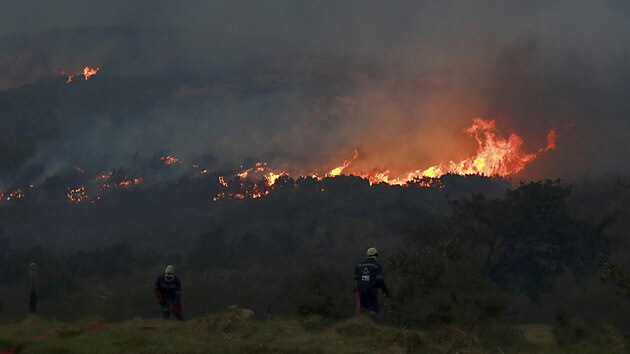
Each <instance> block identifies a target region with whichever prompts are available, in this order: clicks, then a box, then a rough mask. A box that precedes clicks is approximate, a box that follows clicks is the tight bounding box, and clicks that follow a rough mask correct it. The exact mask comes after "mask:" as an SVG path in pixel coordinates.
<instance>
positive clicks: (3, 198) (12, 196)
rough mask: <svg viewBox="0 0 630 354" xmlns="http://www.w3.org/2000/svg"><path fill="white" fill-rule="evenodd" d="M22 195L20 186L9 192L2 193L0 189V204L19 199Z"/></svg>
mask: <svg viewBox="0 0 630 354" xmlns="http://www.w3.org/2000/svg"><path fill="white" fill-rule="evenodd" d="M23 196H24V193H23V192H22V189H21V188H18V189H16V190H14V191H13V192H11V193H9V194H3V193H2V191H0V204H6V203H8V202H10V201H11V200H16V199H20V198H22V197H23Z"/></svg>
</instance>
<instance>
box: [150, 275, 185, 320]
mask: <svg viewBox="0 0 630 354" xmlns="http://www.w3.org/2000/svg"><path fill="white" fill-rule="evenodd" d="M154 290H155V297H156V298H157V300H158V303H159V304H160V306H162V315H163V316H164V319H165V320H168V319H169V318H170V316H171V312H172V313H173V315H175V317H176V318H177V319H178V320H180V321H183V320H184V316H183V315H182V303H181V299H182V283H181V282H180V280H179V278H178V277H177V276H176V275H175V270H174V269H173V266H172V265H170V264H169V265H168V266H166V269H165V270H164V275H160V276H159V277H158V278H157V280H156V281H155V286H154Z"/></svg>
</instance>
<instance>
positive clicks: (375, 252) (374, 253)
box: [367, 247, 378, 257]
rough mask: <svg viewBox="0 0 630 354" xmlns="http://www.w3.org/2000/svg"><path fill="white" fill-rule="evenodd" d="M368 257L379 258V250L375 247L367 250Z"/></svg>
mask: <svg viewBox="0 0 630 354" xmlns="http://www.w3.org/2000/svg"><path fill="white" fill-rule="evenodd" d="M367 256H368V257H378V250H377V249H376V248H374V247H370V248H368V250H367Z"/></svg>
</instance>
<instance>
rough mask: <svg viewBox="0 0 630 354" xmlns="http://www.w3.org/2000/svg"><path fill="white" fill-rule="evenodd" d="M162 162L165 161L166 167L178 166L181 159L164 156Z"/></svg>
mask: <svg viewBox="0 0 630 354" xmlns="http://www.w3.org/2000/svg"><path fill="white" fill-rule="evenodd" d="M160 160H162V161H164V164H166V165H172V164H176V163H179V159H178V158H176V157H173V156H162V158H160Z"/></svg>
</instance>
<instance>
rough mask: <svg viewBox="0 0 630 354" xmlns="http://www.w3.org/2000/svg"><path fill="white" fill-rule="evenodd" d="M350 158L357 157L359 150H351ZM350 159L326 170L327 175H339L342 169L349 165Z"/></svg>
mask: <svg viewBox="0 0 630 354" xmlns="http://www.w3.org/2000/svg"><path fill="white" fill-rule="evenodd" d="M352 155H353V156H352V159H353V160H356V158H357V157H359V151H358V150H357V149H354V150H352ZM350 163H351V161H344V162H343V164H342V165H340V166H337V167H335V168H333V169H332V170H330V172H328V174H327V176H328V177H335V176H339V175H340V174H341V172H343V170H345V169H346V168H347V167H348V166H350Z"/></svg>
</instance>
